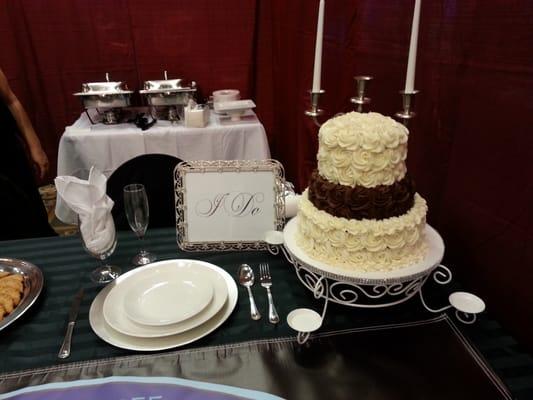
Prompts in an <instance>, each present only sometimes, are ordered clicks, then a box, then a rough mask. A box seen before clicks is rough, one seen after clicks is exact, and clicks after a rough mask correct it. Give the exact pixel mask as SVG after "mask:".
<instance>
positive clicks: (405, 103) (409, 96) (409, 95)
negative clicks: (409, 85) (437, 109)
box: [305, 75, 419, 127]
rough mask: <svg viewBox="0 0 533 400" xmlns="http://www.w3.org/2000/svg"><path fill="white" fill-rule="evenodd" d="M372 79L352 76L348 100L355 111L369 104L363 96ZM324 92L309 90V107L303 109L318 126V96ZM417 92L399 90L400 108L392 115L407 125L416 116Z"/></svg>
mask: <svg viewBox="0 0 533 400" xmlns="http://www.w3.org/2000/svg"><path fill="white" fill-rule="evenodd" d="M372 79H374V77H372V76H369V75H358V76H355V77H354V80H355V93H356V94H355V96H354V97H352V98H351V99H350V102H351V103H352V104H353V105H354V107H355V111H357V112H363V111H364V107H365V106H367V105H368V104H370V102H371V98H370V97H366V96H365V92H366V90H367V89H368V84H369V82H370V81H371V80H372ZM324 93H325V91H324V90H322V89H321V90H319V91H318V92H313V91H312V90H310V91H309V94H310V96H311V108H310V109H309V110H306V111H305V115H307V116H308V117H311V118H312V119H313V121H314V123H315V124H316V125H317V126H318V127H320V126H321V125H322V124H321V123H320V122H319V121H318V117H319V116H321V115H322V114H324V110H322V109H321V108H320V107H319V103H320V96H321V95H323V94H324ZM417 93H419V91H418V90H413V91H411V92H406V91H405V90H400V95H401V97H402V110H401V111H398V112H397V113H396V114H394V116H395V117H396V118H398V119H399V120H401V122H402V124H404V125H405V126H408V124H409V121H410V120H411V119H413V118H414V117H415V116H416V113H415V112H414V111H413V109H414V101H415V95H416V94H417Z"/></svg>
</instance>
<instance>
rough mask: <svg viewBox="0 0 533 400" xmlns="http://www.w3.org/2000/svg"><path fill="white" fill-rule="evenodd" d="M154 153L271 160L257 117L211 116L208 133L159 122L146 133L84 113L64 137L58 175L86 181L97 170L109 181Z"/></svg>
mask: <svg viewBox="0 0 533 400" xmlns="http://www.w3.org/2000/svg"><path fill="white" fill-rule="evenodd" d="M150 153H160V154H169V155H173V156H176V157H178V158H180V159H182V160H263V159H267V158H270V150H269V147H268V141H267V138H266V134H265V129H264V127H263V125H262V124H261V122H259V120H258V119H257V117H256V116H255V114H254V113H253V112H251V111H250V112H249V113H248V114H247V115H246V116H244V117H243V119H242V120H241V121H238V122H231V121H230V120H229V118H227V117H221V116H219V115H217V114H215V113H213V112H211V116H210V121H209V124H208V125H207V126H206V127H205V128H187V127H185V126H183V125H176V124H171V123H170V122H168V121H157V123H156V124H155V125H154V126H152V127H151V128H150V129H148V130H146V131H142V130H141V129H139V128H137V127H136V126H135V125H133V124H118V125H103V124H96V125H92V124H91V122H90V121H89V119H88V117H87V115H86V114H85V113H82V114H81V116H80V118H78V120H77V121H76V122H75V123H74V124H73V125H72V126H68V127H67V128H66V129H65V133H64V134H63V136H62V137H61V140H60V142H59V153H58V160H57V175H73V176H77V177H79V178H83V179H86V178H87V177H88V175H89V170H90V168H91V166H93V165H94V166H95V167H96V168H98V169H99V170H100V171H102V172H103V173H104V174H105V175H106V176H108V177H109V176H110V175H111V173H112V172H113V171H114V170H115V169H116V168H118V167H119V166H120V165H121V164H123V163H124V162H126V161H128V160H130V159H132V158H134V157H136V156H138V155H141V154H150Z"/></svg>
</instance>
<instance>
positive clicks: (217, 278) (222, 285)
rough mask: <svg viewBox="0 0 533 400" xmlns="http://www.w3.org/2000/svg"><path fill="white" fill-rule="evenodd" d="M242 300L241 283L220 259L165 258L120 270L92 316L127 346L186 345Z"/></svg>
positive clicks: (108, 336)
mask: <svg viewBox="0 0 533 400" xmlns="http://www.w3.org/2000/svg"><path fill="white" fill-rule="evenodd" d="M236 304H237V285H236V284H235V281H234V280H233V279H232V277H231V276H230V275H229V274H228V273H227V272H226V271H224V270H223V269H222V268H220V267H217V266H216V265H213V264H210V263H207V262H204V261H197V260H166V261H160V262H156V263H153V264H149V265H147V266H145V267H139V268H137V269H134V270H132V271H129V272H128V273H126V274H124V275H122V276H120V277H119V278H118V279H116V280H115V281H114V282H113V283H110V284H109V285H108V286H106V287H105V288H104V289H103V290H102V291H101V292H100V293H99V294H98V295H97V296H96V298H95V299H94V301H93V303H92V305H91V309H90V311H89V321H90V324H91V327H92V329H93V330H94V332H95V333H96V334H97V335H98V336H99V337H100V338H101V339H102V340H104V341H106V342H108V343H109V344H112V345H114V346H117V347H121V348H123V349H128V350H139V351H157V350H164V349H170V348H173V347H178V346H183V345H185V344H188V343H191V342H194V341H195V340H198V339H200V338H201V337H204V336H205V335H207V334H209V333H210V332H212V331H214V330H215V329H216V328H218V327H219V326H220V325H221V324H222V323H223V322H224V321H225V320H226V319H227V318H228V317H229V316H230V315H231V313H232V311H233V309H234V308H235V305H236Z"/></svg>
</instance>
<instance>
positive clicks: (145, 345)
mask: <svg viewBox="0 0 533 400" xmlns="http://www.w3.org/2000/svg"><path fill="white" fill-rule="evenodd" d="M179 261H181V260H168V261H161V262H169V263H172V262H179ZM195 262H196V263H200V264H202V265H204V266H205V267H206V268H209V269H211V270H212V271H213V272H214V273H215V274H217V275H218V276H220V277H221V279H222V281H223V282H224V284H225V292H226V293H227V300H226V301H225V302H224V304H223V307H222V308H221V309H220V310H219V312H218V313H216V314H215V315H214V316H212V318H209V319H208V320H207V321H206V322H205V323H203V324H201V325H198V326H196V327H195V328H193V329H190V330H188V331H185V332H183V333H178V334H175V335H171V336H165V337H154V338H142V337H134V336H128V335H124V334H122V333H120V332H118V331H116V330H114V329H113V328H112V327H111V326H109V325H108V324H107V323H106V321H105V319H104V317H103V306H104V302H105V300H106V297H107V296H108V294H109V292H110V291H111V290H112V288H113V287H114V286H115V282H112V283H110V284H109V285H107V286H106V287H105V288H104V289H102V290H101V291H100V293H98V295H97V296H96V298H95V299H94V300H93V303H92V304H91V308H90V310H89V323H90V324H91V328H92V329H93V331H94V333H95V334H96V335H97V336H98V337H99V338H100V339H102V340H103V341H105V342H107V343H109V344H111V345H113V346H116V347H120V348H122V349H126V350H135V351H161V350H166V349H171V348H173V347H178V346H184V345H186V344H189V343H192V342H194V341H196V340H198V339H200V338H202V337H204V336H206V335H208V334H209V333H211V332H213V331H214V330H215V329H216V328H218V327H219V326H220V325H222V324H223V323H224V321H226V320H227V319H228V317H229V316H230V315H231V313H232V312H233V310H234V309H235V306H236V304H237V297H238V291H237V284H236V283H235V281H234V280H233V278H232V277H231V275H230V274H228V273H227V272H226V271H224V270H223V269H222V268H220V267H217V266H216V265H213V264H210V263H207V262H203V261H195ZM143 268H146V267H143ZM215 296H216V291H215ZM152 328H153V327H152Z"/></svg>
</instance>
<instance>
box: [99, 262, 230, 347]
mask: <svg viewBox="0 0 533 400" xmlns="http://www.w3.org/2000/svg"><path fill="white" fill-rule="evenodd" d="M180 267H183V268H189V267H192V268H194V270H195V271H196V273H197V274H199V275H201V276H202V277H203V279H204V280H206V281H208V282H211V284H212V287H213V296H212V299H211V301H210V302H209V304H208V305H207V306H206V307H205V308H204V309H203V310H202V311H201V312H199V313H198V314H196V315H194V316H192V317H191V318H189V319H186V320H184V321H182V322H178V323H175V324H169V325H161V326H151V325H143V324H138V323H136V322H135V321H133V320H131V319H130V318H128V316H127V315H126V313H125V312H124V302H125V291H124V290H121V287H122V288H124V287H125V284H124V281H125V280H126V281H127V280H128V278H129V277H131V276H132V275H139V277H138V278H140V279H142V277H143V276H146V275H148V276H150V273H151V270H159V271H161V270H162V271H167V270H168V271H170V272H175V271H176V270H177V269H179V268H180ZM217 268H218V267H217ZM130 274H131V275H130ZM130 279H131V278H130ZM109 290H110V292H109V294H108V295H106V297H105V299H104V302H103V306H102V314H103V319H104V320H105V321H106V324H107V325H109V326H110V327H111V328H113V330H114V331H117V332H119V333H121V334H124V335H129V336H135V337H139V338H159V337H164V336H170V335H176V334H179V333H182V332H186V331H188V330H191V329H194V328H196V327H197V326H199V325H201V324H203V323H205V322H206V321H209V319H211V318H212V317H213V316H214V315H215V314H216V313H217V312H218V311H219V310H220V309H221V308H222V307H223V306H224V303H225V302H226V299H227V297H228V289H227V284H226V282H225V281H224V276H223V275H221V274H220V273H219V272H218V270H216V269H213V265H212V264H210V263H206V262H203V261H196V260H165V261H159V262H156V263H152V264H149V265H147V266H145V267H142V268H137V269H134V270H132V271H129V272H127V273H126V274H124V275H122V276H120V277H119V278H117V279H116V280H115V282H113V286H112V287H111V288H110V289H109ZM126 293H127V290H126Z"/></svg>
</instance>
